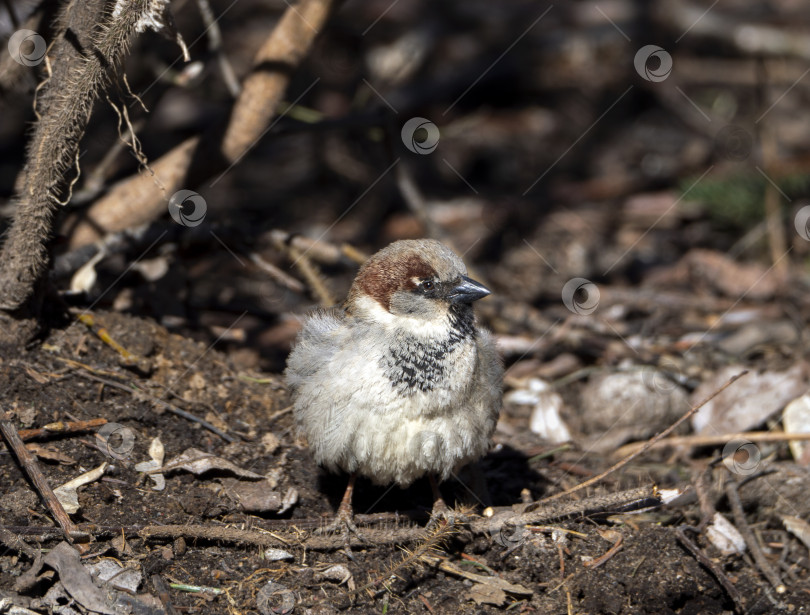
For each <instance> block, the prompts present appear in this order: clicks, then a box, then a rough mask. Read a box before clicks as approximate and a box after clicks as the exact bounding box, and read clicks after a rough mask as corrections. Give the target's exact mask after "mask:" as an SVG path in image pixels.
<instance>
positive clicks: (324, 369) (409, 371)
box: [285, 239, 503, 537]
mask: <svg viewBox="0 0 810 615" xmlns="http://www.w3.org/2000/svg"><path fill="white" fill-rule="evenodd" d="M489 294H490V291H489V290H488V289H487V288H486V287H484V286H483V285H482V284H480V283H479V282H476V281H475V280H472V279H470V278H469V277H467V269H466V267H465V266H464V263H463V262H462V261H461V259H460V258H459V257H458V256H457V255H456V254H455V253H454V252H453V251H452V250H450V249H449V248H447V247H446V246H444V245H443V244H441V243H440V242H438V241H435V240H432V239H420V240H402V241H396V242H394V243H392V244H390V245H389V246H387V247H386V248H383V249H382V250H380V251H379V252H377V253H376V254H374V255H373V256H372V257H371V258H369V259H368V260H367V261H366V262H365V264H364V265H363V266H362V267H361V268H360V270H359V271H358V273H357V276H356V277H355V279H354V282H353V283H352V286H351V289H350V290H349V294H348V296H347V298H346V300H345V301H344V303H343V304H342V305H341V306H340V307H337V308H332V309H330V310H323V309H319V310H316V311H315V312H313V313H312V314H310V315H309V316H308V317H306V318H305V320H304V321H303V327H302V329H301V331H300V333H299V334H298V337H297V339H296V342H295V344H294V346H293V349H292V352H291V353H290V355H289V358H288V360H287V368H286V371H285V375H286V380H287V385H288V388H289V390H290V393H291V398H292V402H293V414H294V417H295V422H296V426H297V429H298V432H299V435H302V436H304V437H305V438H306V440H307V442H308V445H309V448H310V450H311V452H312V455H313V457H314V459H315V461H316V462H317V463H318V464H319V465H321V466H323V467H325V468H326V469H327V470H329V471H331V472H338V471H341V470H342V471H343V472H346V473H348V474H349V483H348V486H347V488H346V491H345V494H344V496H343V500H342V501H341V504H340V507H339V508H338V514H337V518H336V519H335V521H334V523H332V524H331V525H330V526H329V527H328V528H324V529H325V530H327V531H328V530H332V529H337V528H339V527H340V528H341V529H342V530H343V532H344V537H346V535H347V533H346V530H347V529H349V530H351V531H352V532H354V533H355V534H358V532H357V528H356V526H355V525H354V522H353V510H352V494H353V490H354V483H355V479H356V477H357V476H358V475H359V476H365V477H367V478H369V479H371V480H372V481H373V482H374V483H375V484H380V485H388V484H391V483H396V484H397V485H399V486H400V487H407V486H408V485H410V484H411V483H412V482H413V481H414V480H416V479H418V478H420V477H422V476H424V475H427V476H428V477H429V479H430V484H431V488H432V491H433V497H434V505H433V514H432V515H431V519H432V520H433V519H435V518H436V516H437V515H442V516H444V515H447V514H448V513H449V509H448V508H447V506H446V504H445V503H444V500H443V499H442V497H441V492H440V491H439V488H438V482H440V481H443V480H445V479H447V478H448V477H449V476H450V475H451V474H452V473H453V472H454V471H456V470H457V469H458V468H460V467H461V466H463V465H465V464H467V463H469V462H471V461H474V460H477V459H479V458H481V457H483V456H484V455H485V454H486V452H487V451H488V449H489V446H490V438H491V436H492V433H493V431H494V430H495V424H496V422H497V420H498V414H499V412H500V408H501V399H502V377H503V367H502V364H501V361H500V359H499V357H498V355H497V353H496V350H495V343H494V340H493V338H492V336H491V334H490V333H489V332H488V331H486V330H485V329H483V328H481V327H480V326H479V325H478V324H477V322H476V318H475V314H474V312H473V307H472V304H473V302H474V301H477V300H478V299H481V298H483V297H486V296H487V295H489ZM358 535H359V534H358Z"/></svg>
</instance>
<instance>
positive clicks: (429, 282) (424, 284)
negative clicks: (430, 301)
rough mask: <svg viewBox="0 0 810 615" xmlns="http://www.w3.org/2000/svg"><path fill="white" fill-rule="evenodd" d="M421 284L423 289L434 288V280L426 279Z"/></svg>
mask: <svg viewBox="0 0 810 615" xmlns="http://www.w3.org/2000/svg"><path fill="white" fill-rule="evenodd" d="M421 286H422V290H433V286H434V284H433V280H425V281H424V282H422V284H421Z"/></svg>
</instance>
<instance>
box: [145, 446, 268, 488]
mask: <svg viewBox="0 0 810 615" xmlns="http://www.w3.org/2000/svg"><path fill="white" fill-rule="evenodd" d="M172 470H185V471H186V472H191V473H192V474H196V475H197V476H199V475H200V474H205V473H206V472H208V471H209V470H221V471H224V472H230V473H231V474H235V475H236V476H241V477H242V478H253V479H256V480H261V479H263V478H265V477H264V476H262V475H261V474H256V473H255V472H251V471H250V470H245V469H242V468H240V467H239V466H237V465H236V464H234V463H231V462H230V461H228V460H227V459H223V458H222V457H217V456H216V455H212V454H211V453H206V452H205V451H201V450H199V449H197V448H189V449H186V450H185V451H184V452H182V453H181V454H180V455H178V456H177V457H175V458H174V459H172V460H170V461H169V462H167V463H166V465H164V466H163V467H162V468H160V470H153V472H157V471H160V472H170V471H172Z"/></svg>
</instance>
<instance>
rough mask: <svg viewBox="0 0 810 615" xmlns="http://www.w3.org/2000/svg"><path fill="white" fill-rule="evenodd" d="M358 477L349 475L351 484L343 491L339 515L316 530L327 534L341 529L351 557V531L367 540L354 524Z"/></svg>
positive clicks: (347, 551) (317, 532) (364, 540)
mask: <svg viewBox="0 0 810 615" xmlns="http://www.w3.org/2000/svg"><path fill="white" fill-rule="evenodd" d="M356 479H357V475H356V474H350V475H349V484H348V485H346V491H345V492H344V493H343V499H342V500H341V501H340V506H338V510H337V515H336V516H335V518H334V520H333V521H332V523H330V524H329V525H326V526H324V527H321V528H318V529H317V530H315V533H316V534H326V533H328V532H335V531H338V530H340V533H341V534H342V536H343V544H344V547H345V548H346V553H347V554H348V555H349V557H351V552H352V551H351V545H350V544H349V532H351V533H352V534H354V535H355V536H357V537H358V538H359V539H360V540H362V541H363V542H367V541H366V539H365V538H364V537H363V535H362V534H361V533H360V530H358V529H357V526H356V525H355V524H354V510H353V508H352V495H353V494H354V481H355V480H356Z"/></svg>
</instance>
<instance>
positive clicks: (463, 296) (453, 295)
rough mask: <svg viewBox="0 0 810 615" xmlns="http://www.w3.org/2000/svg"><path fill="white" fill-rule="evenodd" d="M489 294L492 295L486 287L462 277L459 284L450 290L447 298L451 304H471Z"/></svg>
mask: <svg viewBox="0 0 810 615" xmlns="http://www.w3.org/2000/svg"><path fill="white" fill-rule="evenodd" d="M490 294H492V293H491V292H490V290H489V289H488V288H487V287H486V286H484V285H483V284H481V283H480V282H476V281H475V280H471V279H470V278H468V277H467V276H465V275H463V276H461V282H459V283H458V284H456V286H454V287H453V288H452V289H451V290H450V292H449V293H448V294H447V298H448V299H449V300H450V302H451V303H472V302H473V301H477V300H478V299H483V298H484V297H486V296H487V295H490Z"/></svg>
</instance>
